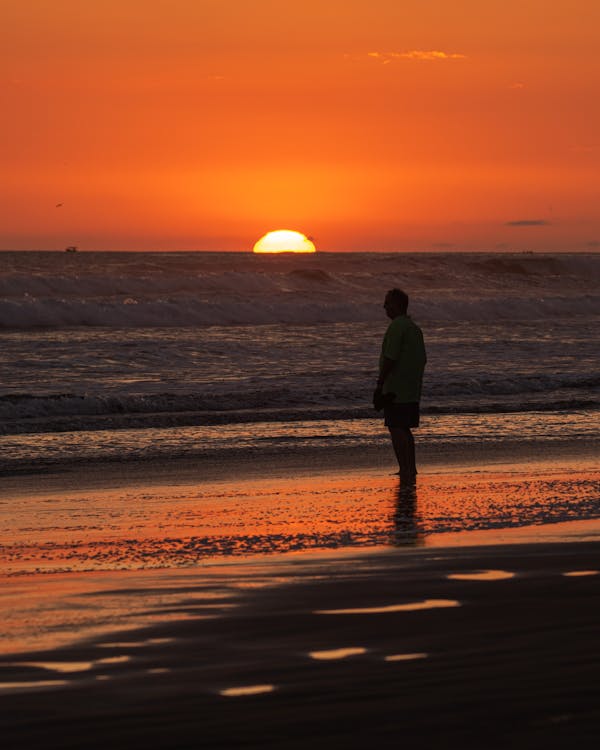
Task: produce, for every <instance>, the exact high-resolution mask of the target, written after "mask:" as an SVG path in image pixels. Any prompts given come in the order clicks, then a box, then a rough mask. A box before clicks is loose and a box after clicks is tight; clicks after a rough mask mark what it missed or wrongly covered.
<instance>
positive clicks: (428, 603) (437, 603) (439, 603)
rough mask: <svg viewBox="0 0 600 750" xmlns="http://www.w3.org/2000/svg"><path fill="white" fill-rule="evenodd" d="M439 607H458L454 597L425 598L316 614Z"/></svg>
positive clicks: (365, 612)
mask: <svg viewBox="0 0 600 750" xmlns="http://www.w3.org/2000/svg"><path fill="white" fill-rule="evenodd" d="M440 607H442V608H443V607H460V602H457V601H456V600H455V599H425V600H424V601H422V602H409V603H408V604H389V605H387V606H384V607H352V608H349V609H317V610H315V614H316V615H379V614H387V613H388V612H416V611H418V610H421V609H437V608H440Z"/></svg>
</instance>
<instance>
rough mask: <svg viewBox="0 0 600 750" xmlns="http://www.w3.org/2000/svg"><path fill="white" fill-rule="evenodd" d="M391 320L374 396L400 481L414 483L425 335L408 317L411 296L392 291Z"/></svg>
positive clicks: (388, 306) (389, 298) (388, 310)
mask: <svg viewBox="0 0 600 750" xmlns="http://www.w3.org/2000/svg"><path fill="white" fill-rule="evenodd" d="M383 307H384V308H385V312H386V314H387V316H388V318H391V321H392V322H391V323H390V324H389V326H388V328H387V331H386V332H385V336H384V337H383V344H382V346H381V356H380V358H379V378H378V380H377V388H376V389H375V393H374V395H373V404H374V406H375V408H376V409H378V410H379V409H381V408H383V413H384V418H385V425H386V427H387V428H388V429H389V431H390V435H391V437H392V445H393V447H394V452H395V454H396V458H397V459H398V466H399V474H400V480H401V481H402V482H403V483H404V482H414V481H415V478H416V475H417V466H416V463H415V440H414V437H413V434H412V432H411V428H413V427H418V426H419V401H420V400H421V387H422V383H423V372H424V370H425V363H426V362H427V356H426V354H425V344H424V342H423V333H422V331H421V329H420V328H419V326H418V325H416V324H415V323H413V321H412V320H411V319H410V318H409V316H408V315H407V314H406V312H407V310H408V295H407V294H406V293H405V292H403V291H402V290H401V289H390V291H389V292H388V293H387V294H386V295H385V302H384V303H383Z"/></svg>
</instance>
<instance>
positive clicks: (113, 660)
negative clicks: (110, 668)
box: [94, 656, 131, 664]
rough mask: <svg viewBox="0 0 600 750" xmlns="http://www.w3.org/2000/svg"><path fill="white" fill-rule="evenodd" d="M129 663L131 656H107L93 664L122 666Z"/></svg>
mask: <svg viewBox="0 0 600 750" xmlns="http://www.w3.org/2000/svg"><path fill="white" fill-rule="evenodd" d="M126 661H131V656H107V657H106V659H98V660H97V661H95V662H94V664H124V663H125V662H126Z"/></svg>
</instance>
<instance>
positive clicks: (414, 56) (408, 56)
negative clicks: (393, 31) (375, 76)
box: [367, 49, 467, 65]
mask: <svg viewBox="0 0 600 750" xmlns="http://www.w3.org/2000/svg"><path fill="white" fill-rule="evenodd" d="M367 57H370V58H372V59H375V60H379V62H381V63H382V64H383V65H389V64H390V63H391V62H392V60H417V61H419V62H431V61H434V62H440V61H445V60H466V58H467V56H466V55H461V54H460V53H458V52H442V51H441V50H438V49H428V50H425V49H411V50H409V51H407V52H368V53H367Z"/></svg>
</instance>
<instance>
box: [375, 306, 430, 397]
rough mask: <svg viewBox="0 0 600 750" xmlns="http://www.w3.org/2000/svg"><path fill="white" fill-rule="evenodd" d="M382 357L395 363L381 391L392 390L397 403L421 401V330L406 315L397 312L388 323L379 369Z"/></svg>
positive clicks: (422, 360)
mask: <svg viewBox="0 0 600 750" xmlns="http://www.w3.org/2000/svg"><path fill="white" fill-rule="evenodd" d="M384 358H387V359H392V360H394V362H395V363H396V364H395V366H394V369H393V370H392V371H391V372H390V374H389V375H388V376H387V378H386V379H385V381H384V383H383V392H384V393H395V394H396V398H395V399H394V403H396V404H408V403H412V402H414V401H420V400H421V387H422V384H423V371H424V370H425V363H426V362H427V355H426V354H425V343H424V342H423V332H422V331H421V329H420V328H419V326H418V325H416V323H413V321H412V320H411V319H410V318H409V317H408V315H398V317H397V318H394V320H392V322H391V323H390V324H389V326H388V329H387V331H386V332H385V336H384V337H383V344H382V346H381V356H380V358H379V368H380V369H381V367H382V365H383V360H384Z"/></svg>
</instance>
